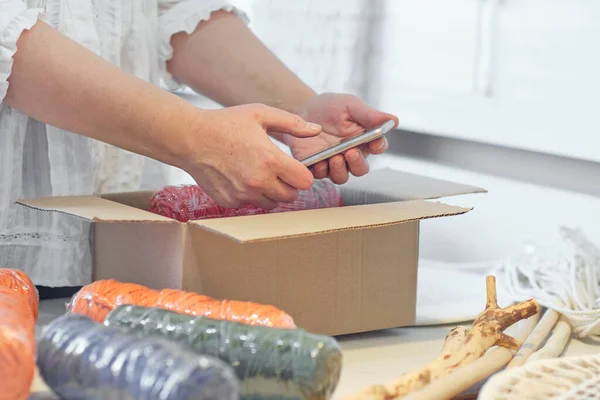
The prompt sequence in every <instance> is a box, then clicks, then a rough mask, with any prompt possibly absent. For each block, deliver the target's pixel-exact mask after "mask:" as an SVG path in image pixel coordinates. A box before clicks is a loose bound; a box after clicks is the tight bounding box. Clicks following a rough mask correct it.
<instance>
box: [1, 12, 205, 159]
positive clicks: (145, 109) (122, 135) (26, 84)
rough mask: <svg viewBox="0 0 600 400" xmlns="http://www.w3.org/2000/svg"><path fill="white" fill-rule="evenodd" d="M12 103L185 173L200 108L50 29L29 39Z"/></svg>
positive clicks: (14, 77)
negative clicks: (189, 128)
mask: <svg viewBox="0 0 600 400" xmlns="http://www.w3.org/2000/svg"><path fill="white" fill-rule="evenodd" d="M18 45H19V47H18V51H17V53H16V55H15V57H14V65H13V70H12V73H11V76H10V78H9V82H10V86H9V90H8V94H7V97H6V99H5V103H6V104H8V105H10V106H12V107H13V108H16V109H18V110H20V111H22V112H24V113H25V114H27V115H29V116H31V117H33V118H35V119H37V120H40V121H42V122H45V123H48V124H50V125H53V126H56V127H59V128H62V129H65V130H67V131H71V132H75V133H78V134H81V135H84V136H88V137H91V138H94V139H97V140H100V141H103V142H106V143H110V144H113V145H115V146H118V147H120V148H123V149H126V150H129V151H132V152H136V153H139V154H143V155H146V156H149V157H152V158H155V159H158V160H160V161H163V162H165V163H168V164H171V165H175V166H180V165H179V161H180V159H181V157H182V155H183V154H185V153H184V152H185V151H186V148H189V146H188V143H186V140H187V138H186V135H185V129H186V125H188V124H190V123H191V121H189V120H188V119H187V118H188V116H189V118H190V119H191V118H193V117H194V116H195V110H196V109H195V108H194V107H193V106H191V105H190V104H188V103H187V102H185V101H184V100H182V99H180V98H179V97H177V96H175V95H172V94H170V93H168V92H166V91H164V90H161V89H160V88H157V87H155V86H154V85H152V84H150V83H147V82H145V81H143V80H141V79H138V78H136V77H134V76H133V75H130V74H128V73H126V72H124V71H122V70H120V69H119V68H117V67H115V66H113V65H112V64H110V63H108V62H106V61H104V60H103V59H101V58H100V57H97V56H96V55H94V54H93V53H91V52H90V51H88V50H87V49H85V48H84V47H82V46H80V45H79V44H77V43H75V42H74V41H72V40H70V39H68V38H67V37H66V36H64V35H62V34H60V33H59V32H58V31H56V30H54V29H52V28H51V27H49V26H48V25H46V24H44V23H43V22H38V23H37V24H36V25H35V26H34V27H33V29H31V30H30V31H26V32H24V33H23V34H22V35H21V38H20V39H19V42H18Z"/></svg>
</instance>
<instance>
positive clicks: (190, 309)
mask: <svg viewBox="0 0 600 400" xmlns="http://www.w3.org/2000/svg"><path fill="white" fill-rule="evenodd" d="M121 304H131V305H136V306H142V307H158V308H163V309H167V310H173V311H177V312H179V313H183V314H190V315H195V316H204V317H210V318H213V319H218V320H228V321H238V322H241V323H244V324H247V325H262V326H268V327H275V328H295V327H296V325H295V324H294V320H293V319H292V317H290V316H289V315H288V314H286V313H285V312H283V311H281V310H280V309H278V308H276V307H273V306H270V305H262V304H257V303H252V302H245V301H229V300H216V299H213V298H211V297H208V296H203V295H200V294H197V293H192V292H184V291H181V290H176V289H164V290H161V291H160V292H159V291H157V290H152V289H149V288H147V287H144V286H141V285H136V284H133V283H121V282H118V281H115V280H110V279H109V280H101V281H96V282H93V283H91V284H89V285H87V286H84V287H83V288H82V289H81V290H80V291H79V292H78V293H77V294H75V296H73V298H72V299H71V302H70V304H69V306H68V308H69V309H70V311H71V312H72V313H76V314H83V315H86V316H88V317H90V318H92V319H94V320H95V321H97V322H103V321H104V319H105V318H106V316H107V315H108V313H109V312H111V311H112V310H114V309H115V308H116V307H117V306H119V305H121Z"/></svg>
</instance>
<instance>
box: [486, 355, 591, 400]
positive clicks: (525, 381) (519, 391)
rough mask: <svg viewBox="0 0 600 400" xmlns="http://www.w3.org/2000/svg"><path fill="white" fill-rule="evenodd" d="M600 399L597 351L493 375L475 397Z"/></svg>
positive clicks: (503, 399) (501, 399) (492, 399)
mask: <svg viewBox="0 0 600 400" xmlns="http://www.w3.org/2000/svg"><path fill="white" fill-rule="evenodd" d="M544 399H556V400H600V354H590V355H585V356H580V357H564V358H554V359H549V360H538V361H531V362H529V363H527V364H525V365H523V366H521V367H517V368H511V369H507V370H505V371H503V372H500V373H498V374H496V375H494V376H493V377H492V378H491V379H490V380H489V381H488V382H487V383H486V384H485V385H484V386H483V388H482V389H481V392H480V393H479V400H544Z"/></svg>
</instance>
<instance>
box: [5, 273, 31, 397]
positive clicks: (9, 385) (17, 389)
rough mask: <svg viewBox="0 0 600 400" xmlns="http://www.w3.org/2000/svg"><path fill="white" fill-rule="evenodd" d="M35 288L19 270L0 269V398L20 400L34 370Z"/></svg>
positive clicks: (29, 383) (26, 391)
mask: <svg viewBox="0 0 600 400" xmlns="http://www.w3.org/2000/svg"><path fill="white" fill-rule="evenodd" d="M37 310H38V302H37V291H36V289H35V287H34V286H33V284H31V281H30V279H29V277H28V276H27V275H25V274H24V273H23V272H20V271H16V270H11V269H0V389H1V390H0V400H23V399H26V398H27V397H28V395H29V391H30V389H31V384H32V382H33V377H34V371H35V357H36V344H35V322H36V319H37Z"/></svg>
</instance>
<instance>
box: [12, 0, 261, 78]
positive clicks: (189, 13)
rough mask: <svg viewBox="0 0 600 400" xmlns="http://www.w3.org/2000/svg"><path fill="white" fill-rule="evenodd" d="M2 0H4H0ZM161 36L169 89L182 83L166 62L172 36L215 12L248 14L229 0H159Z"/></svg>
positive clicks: (161, 56)
mask: <svg viewBox="0 0 600 400" xmlns="http://www.w3.org/2000/svg"><path fill="white" fill-rule="evenodd" d="M0 1H2V0H0ZM158 3H159V13H160V27H161V37H160V42H159V46H160V48H159V56H160V61H161V68H162V71H161V72H162V74H163V78H164V81H165V84H166V85H167V86H168V87H169V89H172V90H176V89H180V88H181V86H182V85H180V84H179V83H178V82H177V81H175V79H174V78H173V76H171V74H169V72H168V71H167V66H166V63H167V61H169V60H170V59H171V57H173V48H172V47H171V36H173V35H174V34H176V33H179V32H186V33H187V34H191V33H192V32H194V30H196V27H197V26H198V24H199V23H200V22H202V21H208V20H209V19H210V16H211V14H212V13H213V12H215V11H219V10H225V11H228V12H233V13H235V14H236V15H237V16H238V17H239V18H241V19H242V21H244V22H245V23H246V24H247V23H248V22H249V20H248V16H247V15H246V14H245V13H244V12H243V11H241V10H240V9H239V8H237V7H235V6H234V5H233V4H232V3H231V2H230V1H227V0H159V2H158Z"/></svg>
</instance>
